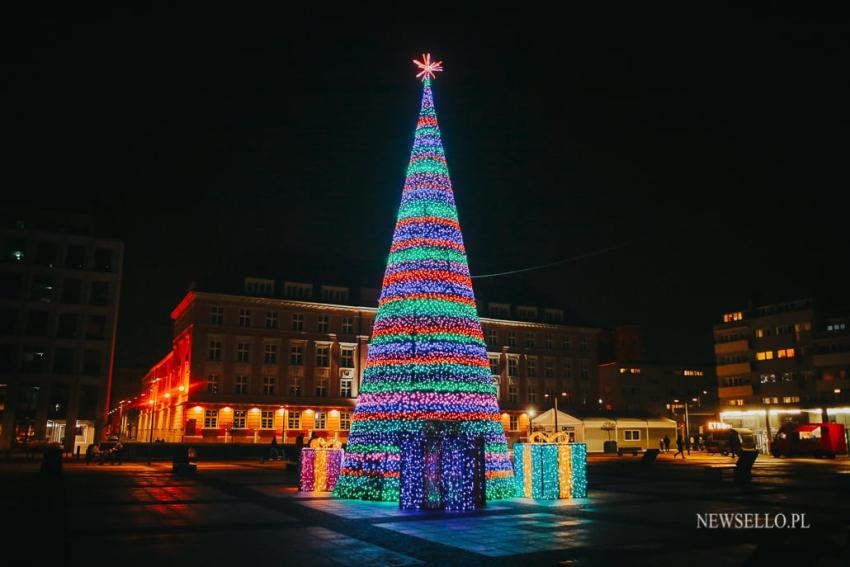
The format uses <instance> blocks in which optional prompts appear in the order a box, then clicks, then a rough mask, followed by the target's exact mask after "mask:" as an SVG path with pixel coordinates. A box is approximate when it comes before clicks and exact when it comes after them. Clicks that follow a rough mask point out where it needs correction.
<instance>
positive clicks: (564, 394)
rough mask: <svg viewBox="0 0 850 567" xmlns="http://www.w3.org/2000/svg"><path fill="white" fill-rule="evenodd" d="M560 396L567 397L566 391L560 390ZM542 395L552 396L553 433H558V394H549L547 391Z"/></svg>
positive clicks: (545, 396)
mask: <svg viewBox="0 0 850 567" xmlns="http://www.w3.org/2000/svg"><path fill="white" fill-rule="evenodd" d="M561 396H562V397H564V398H566V397H567V393H566V392H561ZM543 397H544V398H549V397H551V398H552V400H553V401H554V403H555V433H558V396H550V395H549V393H548V392H547V393H545V394H543Z"/></svg>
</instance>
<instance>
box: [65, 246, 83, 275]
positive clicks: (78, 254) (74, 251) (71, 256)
mask: <svg viewBox="0 0 850 567" xmlns="http://www.w3.org/2000/svg"><path fill="white" fill-rule="evenodd" d="M65 267H66V268H71V269H72V270H82V269H83V268H85V267H86V248H85V246H68V250H67V252H66V254H65Z"/></svg>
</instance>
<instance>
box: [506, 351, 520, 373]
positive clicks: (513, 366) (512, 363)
mask: <svg viewBox="0 0 850 567" xmlns="http://www.w3.org/2000/svg"><path fill="white" fill-rule="evenodd" d="M517 363H518V361H517V359H516V358H514V357H512V356H511V357H508V376H510V377H511V378H516V377H517V376H518V375H519V373H518V372H517V366H518V364H517Z"/></svg>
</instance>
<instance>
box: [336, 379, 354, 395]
mask: <svg viewBox="0 0 850 567" xmlns="http://www.w3.org/2000/svg"><path fill="white" fill-rule="evenodd" d="M339 395H340V396H341V397H343V398H350V397H352V380H351V378H342V379H340V381H339Z"/></svg>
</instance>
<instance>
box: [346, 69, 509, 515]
mask: <svg viewBox="0 0 850 567" xmlns="http://www.w3.org/2000/svg"><path fill="white" fill-rule="evenodd" d="M417 64H418V65H419V67H420V69H422V72H421V73H420V76H421V78H422V79H423V92H422V105H421V109H420V112H419V120H418V122H417V125H416V132H415V134H414V140H413V149H412V151H411V156H410V163H409V165H408V168H407V177H406V179H405V184H404V190H403V192H402V198H401V204H400V206H399V211H398V219H397V223H396V227H395V232H394V234H393V242H392V246H391V247H390V254H389V258H388V261H387V268H386V272H385V275H384V282H383V287H382V290H381V297H380V301H379V305H378V313H377V315H376V317H375V323H374V327H373V330H372V339H371V342H370V343H369V352H368V357H367V361H366V366H365V369H364V372H363V383H362V384H361V386H360V396H359V397H358V399H357V406H356V409H355V411H354V414H353V416H352V420H351V431H350V433H349V437H348V446H347V452H346V456H345V461H344V463H343V468H342V471H341V474H340V479H339V482H338V483H337V485H336V490H335V492H334V494H335V495H336V496H338V497H341V498H358V499H364V500H386V501H399V499H400V486H399V479H400V476H401V470H400V462H401V459H400V450H401V447H402V443H403V441H402V437H403V436H404V435H417V434H418V435H422V434H423V424H425V423H426V422H427V423H432V424H433V423H451V424H455V428H456V433H457V436H458V437H457V439H458V440H457V441H456V442H457V443H461V444H464V445H465V446H467V447H468V446H469V444H470V443H474V442H475V441H474V439H475V438H478V437H480V438H482V439H483V444H484V455H485V471H484V473H485V476H486V497H487V499H491V500H492V499H499V498H507V497H510V496H513V494H514V485H513V482H512V479H511V477H512V476H513V473H512V470H511V463H510V458H509V456H508V447H507V444H506V442H505V433H504V429H503V427H502V424H501V422H500V418H499V406H498V401H497V399H496V386H495V384H494V383H493V380H492V377H491V376H490V369H489V361H488V359H487V347H486V343H485V342H484V335H483V333H482V331H481V322H480V320H479V318H478V313H477V311H476V307H475V295H474V293H473V291H472V280H471V279H470V277H469V267H468V264H467V259H466V250H465V248H464V245H463V236H462V234H461V230H460V225H459V223H458V217H457V209H456V207H455V201H454V194H453V192H452V187H451V180H450V178H449V171H448V167H447V166H446V157H445V152H444V150H443V144H442V141H441V137H440V129H439V126H438V124H437V116H436V112H435V110H434V100H433V96H432V92H431V78H432V77H433V76H434V72H435V71H440V70H442V68H441V67H440V63H439V62H436V63H433V62H431V59H430V56H427V55H426V56H423V61H422V62H419V63H417ZM454 442H455V441H447V443H449V444H451V443H454ZM444 449H446V447H444ZM452 451H455V452H454V453H452ZM448 452H449V453H452V454H453V455H455V454H457V455H460V454H462V453H463V454H465V453H464V451H462V450H461V449H460V448H459V447H455V448H454V449H451V450H449V451H448ZM446 458H447V459H448V461H446V462H444V463H443V464H442V465H441V466H443V467H444V470H443V473H442V474H443V477H444V478H448V477H452V475H453V474H454V472H453V471H455V472H456V471H461V470H467V469H468V468H469V467H470V466H473V467H474V465H471V464H470V463H469V462H468V461H467V460H465V459H466V457H463V458H461V457H457V460H453V459H455V457H451V458H449V457H446ZM422 466H425V463H423V464H422ZM446 467H447V468H446ZM464 474H465V473H464ZM456 480H457V482H455V481H452V482H455V484H453V485H452V488H450V489H449V492H452V494H454V493H455V489H457V490H459V491H461V492H463V490H466V489H467V486H466V485H464V484H463V483H462V480H463V479H456ZM447 482H448V481H447ZM458 482H459V483H461V484H457V483H458ZM406 490H407V489H406ZM411 490H414V489H411ZM418 490H419V489H415V490H414V492H416V491H418ZM458 494H459V493H458ZM424 496H425V495H423V494H420V493H419V492H416V493H415V494H413V493H409V494H406V495H405V497H404V498H405V499H409V498H414V497H415V498H418V499H420V500H421V498H422V497H424ZM451 498H454V497H453V496H452V497H451ZM458 498H460V497H458ZM402 505H404V502H402ZM451 505H452V506H454V504H451ZM466 505H468V502H463V503H460V504H458V506H461V507H463V506H466ZM447 507H448V505H447ZM463 509H465V508H463Z"/></svg>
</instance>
